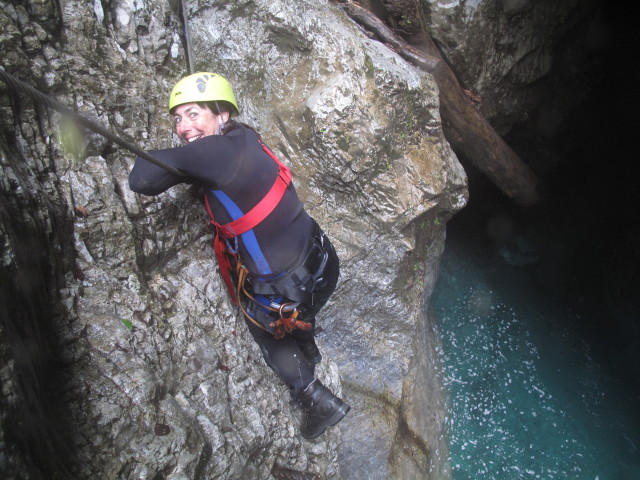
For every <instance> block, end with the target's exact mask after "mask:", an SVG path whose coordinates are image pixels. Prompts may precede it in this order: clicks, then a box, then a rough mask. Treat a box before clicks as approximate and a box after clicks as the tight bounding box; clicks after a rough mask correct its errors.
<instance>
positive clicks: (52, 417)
mask: <svg viewBox="0 0 640 480" xmlns="http://www.w3.org/2000/svg"><path fill="white" fill-rule="evenodd" d="M1 6H2V10H1V11H2V12H3V13H2V14H1V16H0V21H1V24H2V25H1V26H2V31H3V32H6V33H5V34H3V36H2V37H0V47H1V48H2V51H3V52H6V54H4V53H3V60H2V62H3V67H4V68H5V69H6V70H7V71H9V72H11V73H12V74H14V75H15V76H17V77H19V78H22V79H24V80H25V81H27V82H29V83H30V84H31V85H34V86H36V87H38V88H40V89H41V90H43V91H44V92H46V93H48V94H49V95H52V96H54V97H55V98H56V99H57V100H59V101H61V102H63V103H66V104H68V105H72V106H74V107H75V108H77V110H78V111H80V112H81V113H83V114H84V115H87V116H89V117H91V118H93V119H96V120H98V121H100V122H102V123H103V124H104V125H106V126H108V127H109V128H111V129H112V130H113V131H114V132H117V133H118V134H119V135H121V136H123V137H124V138H126V139H128V140H130V141H133V142H135V143H136V144H138V145H139V146H141V147H143V148H147V149H151V148H162V147H167V146H170V145H175V144H177V143H176V142H177V139H176V138H175V136H172V135H171V134H170V131H171V124H170V118H169V117H168V115H167V114H166V106H165V105H166V99H167V95H168V92H169V90H170V88H171V86H172V85H173V83H175V81H177V79H178V78H180V77H181V76H182V75H184V74H186V73H188V65H189V64H191V65H192V66H193V68H194V69H195V70H210V71H216V72H219V73H221V74H223V75H225V76H226V77H227V78H229V80H230V81H231V82H232V84H233V85H234V87H235V91H236V96H237V98H238V99H239V103H240V110H241V117H240V119H241V120H242V121H245V122H247V123H249V124H251V125H253V126H255V127H256V128H257V129H258V130H259V131H260V132H261V133H262V134H263V137H264V139H265V141H266V142H267V143H268V144H269V145H270V146H271V147H272V149H273V150H274V151H275V152H276V154H277V155H278V156H279V157H280V158H281V159H282V160H283V161H284V162H285V163H287V164H289V166H291V168H292V171H293V173H294V182H295V184H296V187H297V189H298V192H299V195H300V196H301V198H302V199H303V201H304V202H305V204H306V206H307V209H308V210H309V211H310V213H311V214H312V215H313V216H314V217H315V218H316V219H317V220H318V222H319V223H320V224H321V226H322V227H323V228H324V230H325V231H327V232H328V234H329V235H330V236H331V238H332V239H333V240H334V243H335V245H336V247H337V250H338V253H339V255H340V257H341V262H342V276H341V280H340V283H339V285H338V289H337V292H336V294H335V296H334V297H333V299H332V301H331V302H330V303H329V305H328V306H327V307H326V309H325V310H324V311H323V312H322V313H321V314H320V316H319V321H320V324H321V326H322V327H323V333H321V334H320V336H319V339H318V343H319V346H320V349H321V350H322V352H323V354H324V360H323V362H322V364H321V366H320V368H319V370H318V375H319V377H320V378H321V379H322V380H323V381H324V382H325V383H327V384H329V385H330V386H331V387H332V388H334V389H335V390H337V391H338V392H341V394H342V395H343V396H344V398H345V399H346V400H347V402H349V403H350V404H351V405H352V410H351V412H350V413H349V415H348V416H347V417H346V418H345V420H344V421H343V422H341V423H340V424H339V428H332V429H330V430H329V431H328V433H327V434H325V435H323V436H322V437H320V438H319V439H318V440H315V441H311V442H307V441H304V440H303V439H302V438H301V437H299V435H298V433H297V430H298V424H299V418H298V417H299V413H300V412H299V411H298V410H296V409H295V408H294V407H293V406H292V405H290V404H289V403H288V392H287V388H286V387H285V385H284V384H283V383H282V382H281V381H280V380H278V379H277V378H276V377H275V375H274V374H273V373H272V372H271V370H269V368H268V367H267V366H266V365H265V363H264V362H263V360H262V358H261V355H260V352H259V350H258V348H257V347H256V346H255V345H254V344H253V343H252V340H251V339H250V336H249V335H248V333H247V332H246V331H245V328H244V325H243V320H242V318H241V316H240V315H238V312H236V311H235V310H234V309H233V308H232V307H231V304H230V302H229V301H228V300H227V298H226V293H225V291H224V287H223V285H222V283H221V281H220V279H219V278H218V276H217V273H216V267H215V263H214V260H213V255H212V251H211V248H210V232H209V229H208V226H207V219H206V215H205V213H204V210H203V209H202V206H201V203H200V197H199V195H197V194H196V192H195V191H194V190H193V189H192V188H190V187H186V186H185V187H177V188H174V189H172V190H170V191H169V192H166V193H165V194H162V195H160V196H158V197H153V198H151V197H141V196H137V195H135V194H133V193H132V192H130V191H129V190H128V188H127V174H128V171H129V169H130V167H131V165H132V163H133V155H131V154H130V153H129V152H127V151H125V150H122V149H120V148H115V147H114V146H113V145H111V144H109V143H108V142H106V141H105V140H104V139H103V138H101V137H100V136H98V135H95V134H91V135H87V136H86V137H85V138H84V140H82V139H79V138H78V135H77V133H76V132H75V130H74V127H73V125H70V124H69V123H68V122H65V121H64V119H62V118H60V116H59V115H57V114H54V113H51V112H48V111H46V110H45V109H44V108H43V107H42V106H41V105H39V104H37V103H35V104H34V102H33V101H32V100H30V99H27V98H26V97H24V96H23V95H18V94H17V93H16V92H14V91H13V90H10V89H9V88H8V87H6V86H3V85H2V83H0V108H1V109H2V115H1V116H0V125H1V127H2V132H3V135H2V137H0V146H1V150H0V153H1V157H0V160H1V162H2V177H1V181H0V185H1V190H0V194H1V200H2V203H1V204H0V206H1V210H0V211H1V212H2V223H1V227H0V228H1V230H0V232H1V235H2V259H3V261H2V264H1V268H2V271H1V272H0V273H1V274H2V288H1V289H0V291H1V292H2V296H3V297H2V300H3V301H2V305H3V309H2V310H1V312H2V323H1V324H0V328H1V330H0V355H1V356H2V359H3V363H2V366H1V368H0V378H2V381H3V389H2V394H1V395H0V406H2V407H3V408H2V412H3V413H2V417H0V419H1V422H2V429H0V468H1V469H2V471H3V472H4V473H6V476H7V477H8V478H34V479H35V478H56V477H55V475H58V476H59V477H63V478H73V477H77V478H105V479H111V478H112V479H116V478H117V479H129V478H131V479H133V478H136V479H161V478H166V479H185V478H188V479H211V478H238V479H240V478H270V472H271V470H272V467H273V466H274V465H278V466H280V467H284V468H291V469H296V470H300V471H306V472H313V473H316V474H318V475H320V477H321V478H327V479H329V478H345V479H360V478H369V479H378V478H379V479H382V478H421V479H422V478H442V477H447V475H448V470H447V465H446V438H445V436H444V434H443V430H442V428H443V416H444V402H443V392H442V388H441V386H440V383H439V380H438V377H437V362H436V359H435V353H434V349H435V343H436V340H435V337H434V334H433V330H432V328H433V327H432V325H431V324H430V322H429V319H428V318H427V317H426V314H425V311H426V308H425V304H426V302H427V301H428V297H429V294H430V291H431V288H432V285H433V282H434V281H435V278H436V275H437V263H438V259H439V256H440V253H441V251H442V248H443V247H444V234H445V232H444V227H445V224H446V221H447V220H448V219H449V218H450V216H451V215H452V214H453V213H454V212H455V211H457V210H458V209H460V208H462V207H463V206H464V204H465V202H466V195H467V193H466V177H465V174H464V172H463V170H462V169H461V167H460V165H459V164H458V162H457V160H456V158H455V156H454V155H453V153H452V152H451V150H450V148H449V146H448V144H447V143H446V141H445V140H444V138H443V136H442V131H441V128H440V117H439V114H438V104H437V98H438V97H437V92H436V90H435V84H434V82H433V81H432V79H431V78H430V77H429V76H428V75H425V74H424V73H422V72H420V71H418V70H416V69H415V68H413V67H411V66H409V65H408V64H407V63H406V62H405V61H403V60H402V59H400V57H398V56H397V55H396V54H395V53H393V52H391V51H389V50H388V49H386V48H385V47H383V46H382V45H380V44H378V43H376V42H374V41H371V40H369V39H368V38H367V37H366V35H364V34H363V32H362V31H361V30H359V29H358V28H357V27H356V26H355V25H354V24H352V23H351V21H350V20H349V19H348V18H347V17H346V15H344V14H343V13H342V12H341V11H340V10H339V9H337V8H336V7H335V6H334V5H332V4H331V3H329V2H324V1H321V2H318V1H316V0H313V1H312V0H305V1H302V0H301V1H298V2H295V3H294V2H286V1H284V0H281V1H280V0H276V1H273V0H271V1H267V0H255V1H233V2H216V1H214V2H211V1H209V2H203V1H187V2H185V4H184V5H182V4H179V3H178V4H176V3H171V2H170V3H166V2H160V1H158V0H148V1H136V2H129V1H120V0H115V1H111V2H106V1H101V0H96V1H95V2H93V3H91V2H82V1H79V0H61V1H59V2H57V3H43V2H36V1H15V2H13V3H7V2H6V1H4V0H3V1H2V2H1ZM184 19H186V22H184V21H183V20H184ZM187 38H188V39H189V41H187ZM187 47H188V48H187ZM186 52H190V54H189V55H187V53H186ZM25 426H29V427H30V428H25ZM274 475H275V474H274Z"/></svg>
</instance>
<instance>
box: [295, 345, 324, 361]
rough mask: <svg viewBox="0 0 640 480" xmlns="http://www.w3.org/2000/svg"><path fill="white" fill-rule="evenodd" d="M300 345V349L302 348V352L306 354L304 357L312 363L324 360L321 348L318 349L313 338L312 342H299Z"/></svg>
mask: <svg viewBox="0 0 640 480" xmlns="http://www.w3.org/2000/svg"><path fill="white" fill-rule="evenodd" d="M298 347H300V350H302V353H303V354H304V358H306V359H307V362H309V363H310V364H311V365H316V364H318V363H320V361H321V360H322V354H321V353H320V350H318V346H317V345H316V342H314V341H313V340H311V341H310V342H305V343H299V344H298Z"/></svg>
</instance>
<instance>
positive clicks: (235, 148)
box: [129, 134, 244, 195]
mask: <svg viewBox="0 0 640 480" xmlns="http://www.w3.org/2000/svg"><path fill="white" fill-rule="evenodd" d="M243 144H244V135H242V136H241V135H237V134H236V135H229V136H218V135H210V136H208V137H205V138H202V139H200V140H196V141H195V142H192V143H189V144H187V145H183V146H181V147H177V148H167V149H164V150H154V151H150V152H149V154H151V155H152V156H154V157H155V158H157V159H158V160H160V161H161V162H162V163H165V164H167V165H169V166H171V167H174V168H177V169H178V170H180V171H183V172H184V173H185V174H186V175H188V176H187V177H180V176H177V175H174V174H172V173H170V172H168V171H167V170H165V169H164V168H162V167H158V166H156V165H154V164H153V163H151V162H149V161H148V160H145V159H144V158H141V157H138V158H136V163H135V165H134V166H133V169H132V170H131V173H130V174H129V188H131V190H133V191H134V192H138V193H142V194H144V195H157V194H159V193H162V192H164V191H165V190H168V189H169V188H171V187H173V186H175V185H177V184H179V183H194V182H199V183H202V184H205V185H211V186H216V185H220V184H224V183H226V182H227V181H229V179H230V178H231V176H232V175H233V173H235V171H236V169H237V168H238V165H237V161H238V155H239V154H240V153H241V152H242V151H243V148H242V145H243Z"/></svg>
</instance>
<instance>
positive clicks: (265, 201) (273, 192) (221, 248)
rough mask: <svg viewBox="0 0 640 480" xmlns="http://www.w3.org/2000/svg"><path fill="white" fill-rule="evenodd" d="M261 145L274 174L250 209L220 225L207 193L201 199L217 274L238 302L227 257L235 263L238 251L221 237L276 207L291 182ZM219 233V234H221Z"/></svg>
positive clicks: (246, 228)
mask: <svg viewBox="0 0 640 480" xmlns="http://www.w3.org/2000/svg"><path fill="white" fill-rule="evenodd" d="M260 144H261V146H262V149H263V150H264V151H265V152H267V154H268V155H269V156H270V157H271V158H272V159H273V161H274V162H276V164H277V165H278V175H277V177H276V180H275V182H274V183H273V185H272V186H271V189H270V190H269V191H268V192H267V194H266V195H265V196H264V197H263V198H262V200H260V201H259V202H258V203H257V204H256V205H255V206H254V207H253V208H252V209H251V210H249V211H248V212H247V213H245V214H244V215H243V216H242V217H240V218H238V219H236V220H234V221H232V222H229V223H227V224H225V225H220V224H219V223H218V222H216V220H215V218H214V217H213V212H212V211H211V206H210V205H209V199H208V198H207V194H206V193H205V195H204V202H205V206H206V208H207V212H208V213H209V217H210V218H211V224H212V225H213V226H214V227H215V233H214V237H213V248H214V250H215V252H216V258H217V260H218V268H219V269H220V275H221V276H222V279H223V280H224V283H225V285H226V286H227V290H228V291H229V295H230V296H231V300H232V301H233V303H234V304H235V305H237V304H238V298H237V295H236V292H235V289H234V286H233V282H232V281H231V260H230V258H229V256H230V255H233V258H234V259H235V260H236V264H238V263H239V258H238V253H233V252H230V251H229V249H228V248H227V244H226V242H225V241H224V240H223V239H222V238H234V237H237V236H238V235H242V234H243V233H245V232H248V231H249V230H251V229H252V228H254V227H255V226H256V225H258V224H259V223H260V222H262V221H263V220H264V219H265V218H267V217H268V216H269V214H270V213H271V212H273V210H274V209H275V208H276V206H277V205H278V203H280V200H281V199H282V197H283V195H284V192H285V191H286V189H287V187H288V186H289V183H291V171H290V170H289V169H288V168H287V166H286V165H284V164H283V163H281V162H280V160H278V158H277V157H276V156H275V155H274V154H273V153H272V152H271V150H269V149H268V148H267V146H266V145H265V144H264V143H262V142H260ZM221 237H222V238H221Z"/></svg>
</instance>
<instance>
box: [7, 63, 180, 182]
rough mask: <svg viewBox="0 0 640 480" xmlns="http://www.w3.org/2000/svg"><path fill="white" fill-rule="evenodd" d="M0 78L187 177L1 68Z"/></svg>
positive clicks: (124, 146)
mask: <svg viewBox="0 0 640 480" xmlns="http://www.w3.org/2000/svg"><path fill="white" fill-rule="evenodd" d="M0 78H2V80H3V81H4V82H5V83H6V84H7V85H8V86H9V87H11V88H12V89H13V90H17V91H22V92H24V93H26V94H28V95H29V96H30V97H31V98H33V99H34V100H36V101H38V102H40V103H42V104H43V105H45V106H46V107H49V108H52V109H54V110H57V111H58V112H60V113H62V114H63V115H67V116H69V117H71V118H72V119H73V120H75V121H76V122H77V123H78V124H80V125H82V126H84V127H86V128H88V129H89V130H92V131H93V132H95V133H98V134H100V135H102V136H103V137H105V138H107V139H108V140H111V141H112V142H113V143H116V144H118V145H120V146H121V147H123V148H126V149H127V150H129V151H130V152H133V153H135V154H136V155H138V156H139V157H142V158H144V159H145V160H148V161H149V162H151V163H153V164H154V165H156V166H158V167H160V168H164V169H165V170H167V171H168V172H170V173H173V174H174V175H177V176H180V177H186V176H187V175H186V174H185V173H184V172H181V171H180V170H178V169H177V168H174V167H172V166H170V165H167V164H165V163H163V162H161V161H160V160H158V159H157V158H155V157H154V156H152V155H150V154H148V153H147V152H145V151H144V150H143V149H141V148H140V147H138V146H136V145H134V144H133V143H131V142H128V141H127V140H124V139H122V138H121V137H119V136H118V135H115V134H114V133H113V132H111V131H109V130H108V129H107V128H105V127H104V126H103V125H100V124H98V123H96V122H94V121H92V120H89V119H88V118H86V117H83V116H82V115H80V114H79V113H77V112H74V111H73V110H71V109H70V108H68V107H67V106H66V105H63V104H61V103H60V102H57V101H56V100H54V99H53V98H51V97H50V96H48V95H46V94H44V93H42V92H41V91H39V90H37V89H35V88H33V87H32V86H31V85H28V84H26V83H25V82H23V81H22V80H19V79H17V78H16V77H14V76H13V75H11V74H10V73H8V72H7V71H5V70H4V68H3V67H0Z"/></svg>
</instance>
